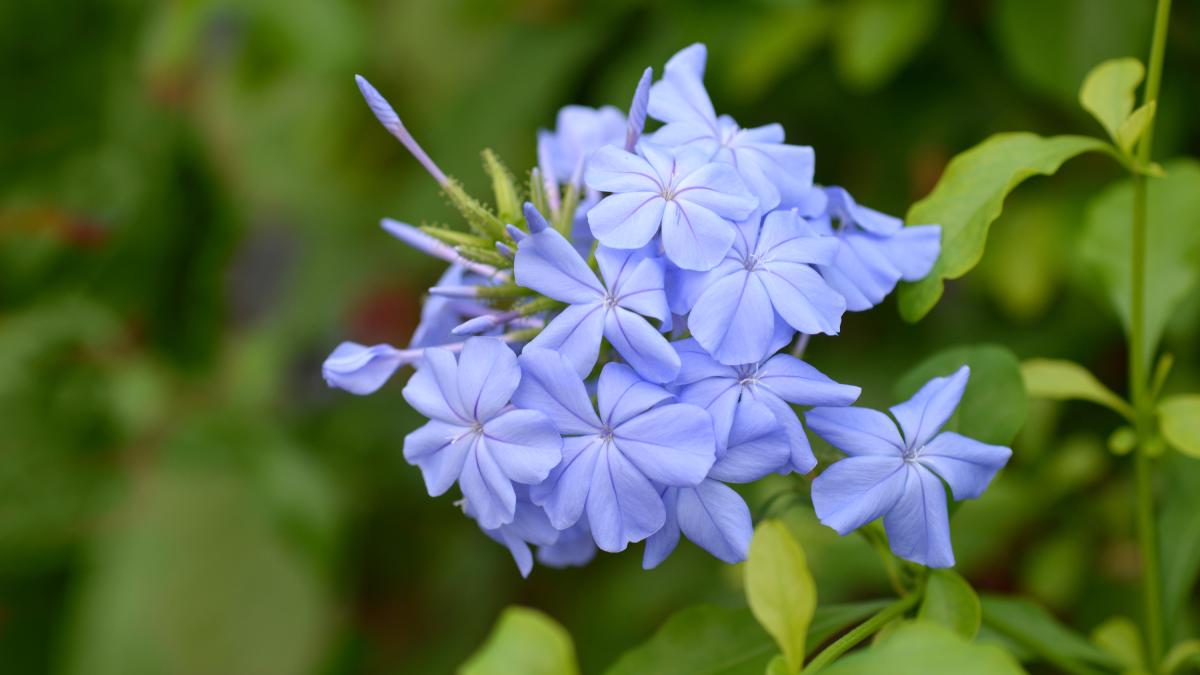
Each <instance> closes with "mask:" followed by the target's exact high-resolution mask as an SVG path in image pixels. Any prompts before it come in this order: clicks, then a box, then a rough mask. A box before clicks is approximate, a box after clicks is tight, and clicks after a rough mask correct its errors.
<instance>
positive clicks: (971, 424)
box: [895, 345, 1029, 445]
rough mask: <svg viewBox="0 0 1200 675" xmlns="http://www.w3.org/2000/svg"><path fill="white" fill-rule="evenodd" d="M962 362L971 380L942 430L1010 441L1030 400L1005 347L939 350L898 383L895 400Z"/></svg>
mask: <svg viewBox="0 0 1200 675" xmlns="http://www.w3.org/2000/svg"><path fill="white" fill-rule="evenodd" d="M964 364H965V365H968V366H970V367H971V379H970V380H968V381H967V389H966V391H965V392H963V397H962V402H961V403H959V405H958V412H956V413H955V414H954V417H952V418H951V419H950V421H949V422H948V423H947V424H946V429H947V430H950V431H957V432H958V433H960V434H963V435H964V436H970V437H971V438H974V439H976V440H979V441H983V442H984V443H995V444H997V445H1008V444H1010V443H1012V440H1013V439H1014V438H1015V437H1016V435H1017V432H1018V431H1020V430H1021V426H1022V425H1023V424H1024V423H1025V414H1026V413H1027V412H1028V408H1029V401H1028V398H1027V397H1026V395H1025V385H1024V384H1023V383H1022V381H1021V370H1020V363H1019V362H1018V361H1017V357H1016V356H1014V355H1013V353H1012V352H1011V351H1009V350H1008V349H1007V348H1005V347H1001V346H998V345H972V346H967V347H954V348H951V349H947V350H945V351H941V352H938V353H937V354H934V355H933V356H931V357H929V358H928V359H926V360H924V361H922V362H921V363H919V364H917V365H916V366H915V367H914V368H912V369H911V370H909V371H908V372H907V373H905V374H904V375H903V376H902V377H901V378H900V379H899V380H898V381H897V382H896V389H895V393H896V400H897V401H903V400H906V399H908V398H909V397H910V396H912V395H913V394H915V393H916V392H917V390H918V389H920V388H921V386H922V385H924V384H925V383H926V382H928V381H929V380H930V379H931V378H934V377H940V376H944V375H949V374H950V373H952V372H954V371H955V370H957V369H958V368H959V367H960V366H962V365H964Z"/></svg>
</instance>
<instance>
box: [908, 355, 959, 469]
mask: <svg viewBox="0 0 1200 675" xmlns="http://www.w3.org/2000/svg"><path fill="white" fill-rule="evenodd" d="M970 378H971V368H970V367H969V366H963V367H961V368H959V369H958V370H956V371H955V372H954V373H953V374H952V375H948V376H946V377H935V378H933V379H932V380H930V381H928V382H926V383H925V386H923V387H921V389H920V390H919V391H918V392H917V393H916V394H914V395H913V397H912V398H910V399H908V400H907V401H905V402H904V403H900V404H897V405H894V406H892V407H891V408H890V410H891V411H892V415H893V416H894V417H895V418H896V421H897V422H899V423H900V430H901V431H902V432H903V433H904V441H905V443H906V444H907V447H908V448H910V449H912V450H918V449H920V447H921V446H923V445H925V444H926V443H928V442H929V439H931V438H933V437H934V436H935V435H936V434H937V432H938V431H941V429H942V426H943V425H945V424H946V422H947V421H948V420H949V419H950V417H951V415H953V414H954V410H955V409H956V408H958V402H959V401H961V400H962V395H963V392H964V391H965V390H966V388H967V380H969V379H970Z"/></svg>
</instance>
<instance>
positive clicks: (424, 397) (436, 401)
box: [403, 347, 474, 426]
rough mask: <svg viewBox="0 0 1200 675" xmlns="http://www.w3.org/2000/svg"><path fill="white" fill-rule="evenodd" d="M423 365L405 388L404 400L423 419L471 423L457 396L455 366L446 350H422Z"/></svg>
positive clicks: (456, 369)
mask: <svg viewBox="0 0 1200 675" xmlns="http://www.w3.org/2000/svg"><path fill="white" fill-rule="evenodd" d="M423 360H424V365H423V367H421V368H418V369H417V372H416V373H414V374H413V376H412V377H410V378H408V384H406V385H404V391H403V394H404V400H405V401H408V404H409V405H411V406H412V407H413V408H414V409H416V411H417V412H419V413H421V414H422V415H424V416H426V417H429V418H432V419H435V420H441V421H443V422H448V423H450V424H461V425H464V426H470V424H471V422H472V421H474V420H472V418H471V415H470V414H469V412H468V410H467V408H466V407H465V406H464V405H463V402H462V398H461V397H460V396H459V393H458V362H457V361H456V360H455V359H454V354H452V353H450V352H449V351H448V350H446V349H440V348H437V347H430V348H428V349H426V350H425V355H424V358H423Z"/></svg>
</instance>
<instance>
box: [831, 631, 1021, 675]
mask: <svg viewBox="0 0 1200 675" xmlns="http://www.w3.org/2000/svg"><path fill="white" fill-rule="evenodd" d="M1024 672H1025V671H1024V670H1023V669H1022V668H1021V665H1020V664H1019V663H1017V661H1016V659H1014V658H1013V657H1012V655H1010V654H1008V653H1007V652H1005V651H1004V650H1003V649H1001V648H1000V647H997V646H996V645H988V644H972V643H971V642H968V641H967V640H964V639H963V638H962V636H960V635H958V634H956V633H954V632H952V631H950V630H949V629H947V628H945V627H943V626H940V625H938V624H936V623H931V622H928V621H910V622H906V623H904V624H901V625H900V626H899V627H898V628H896V629H895V630H894V631H892V633H891V634H890V635H888V636H886V637H885V638H884V639H882V640H880V641H879V642H878V643H877V644H875V645H873V646H871V648H870V649H866V650H863V651H859V652H855V653H852V654H848V655H846V656H843V657H842V658H841V659H839V660H837V661H835V662H834V663H833V664H831V665H830V666H829V667H827V668H824V669H822V670H821V673H822V675H878V674H879V673H888V674H889V675H926V674H927V673H947V674H948V673H971V675H1020V674H1021V673H1024Z"/></svg>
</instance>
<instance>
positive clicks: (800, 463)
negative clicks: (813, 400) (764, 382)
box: [752, 387, 817, 474]
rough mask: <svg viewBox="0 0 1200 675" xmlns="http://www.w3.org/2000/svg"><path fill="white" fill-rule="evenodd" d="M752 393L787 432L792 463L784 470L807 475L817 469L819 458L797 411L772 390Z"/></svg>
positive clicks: (756, 388) (759, 389) (754, 390)
mask: <svg viewBox="0 0 1200 675" xmlns="http://www.w3.org/2000/svg"><path fill="white" fill-rule="evenodd" d="M752 391H753V396H754V400H756V401H759V402H761V403H762V404H763V405H765V406H767V407H768V408H770V409H771V412H772V413H774V414H775V420H776V421H777V422H779V423H780V424H781V425H783V428H784V431H786V432H787V437H788V446H789V448H790V451H791V461H790V464H789V466H788V467H785V468H784V469H787V468H790V470H792V471H795V472H797V473H802V474H806V473H808V472H809V471H812V470H813V469H814V468H816V466H817V458H816V456H814V455H813V451H812V444H810V443H809V442H808V434H806V433H804V425H803V424H801V423H800V418H799V417H798V416H797V415H796V411H795V409H793V408H792V406H790V405H788V403H787V401H784V400H783V399H781V398H779V396H778V395H776V394H775V392H773V391H771V390H770V389H767V388H765V387H755V388H754V389H753V390H752ZM780 473H786V470H781V471H780Z"/></svg>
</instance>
